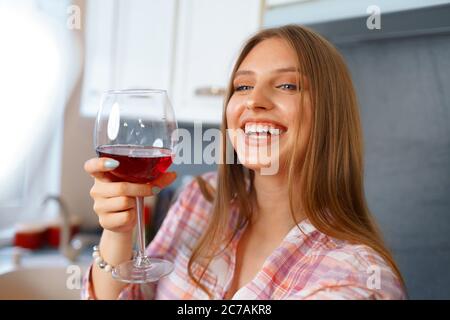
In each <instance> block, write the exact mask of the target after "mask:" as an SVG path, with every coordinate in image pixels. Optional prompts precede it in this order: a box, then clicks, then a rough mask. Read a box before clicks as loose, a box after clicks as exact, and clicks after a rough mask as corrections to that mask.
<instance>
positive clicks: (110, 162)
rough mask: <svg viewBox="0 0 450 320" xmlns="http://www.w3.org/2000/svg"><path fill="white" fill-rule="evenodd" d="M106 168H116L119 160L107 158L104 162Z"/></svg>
mask: <svg viewBox="0 0 450 320" xmlns="http://www.w3.org/2000/svg"><path fill="white" fill-rule="evenodd" d="M103 166H104V167H105V168H108V169H114V168H117V167H118V166H119V161H117V160H106V161H105V162H104V164H103Z"/></svg>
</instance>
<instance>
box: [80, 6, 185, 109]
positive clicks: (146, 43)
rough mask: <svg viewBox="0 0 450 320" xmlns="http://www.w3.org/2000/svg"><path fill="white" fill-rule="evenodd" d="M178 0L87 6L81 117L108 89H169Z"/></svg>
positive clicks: (94, 105)
mask: <svg viewBox="0 0 450 320" xmlns="http://www.w3.org/2000/svg"><path fill="white" fill-rule="evenodd" d="M175 3H176V0H152V1H148V0H127V1H111V0H95V1H88V2H87V16H86V54H85V57H86V58H85V71H84V81H83V90H82V104H81V112H82V114H84V115H87V116H94V115H95V114H96V112H97V110H98V107H99V103H100V99H101V94H102V93H103V92H104V91H105V90H109V89H127V88H157V89H166V90H168V89H170V84H171V82H172V78H171V75H172V74H173V72H172V67H173V63H172V61H173V57H174V51H173V39H174V19H175V13H176V11H175Z"/></svg>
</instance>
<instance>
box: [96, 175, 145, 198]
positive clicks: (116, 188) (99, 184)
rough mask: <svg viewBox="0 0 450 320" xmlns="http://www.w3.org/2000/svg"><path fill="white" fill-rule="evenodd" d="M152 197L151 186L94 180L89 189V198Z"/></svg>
mask: <svg viewBox="0 0 450 320" xmlns="http://www.w3.org/2000/svg"><path fill="white" fill-rule="evenodd" d="M151 195H153V192H152V185H150V184H140V183H131V182H103V181H100V180H97V179H96V180H95V184H94V186H93V187H92V189H91V197H92V198H94V199H96V198H113V197H121V196H127V197H149V196H151Z"/></svg>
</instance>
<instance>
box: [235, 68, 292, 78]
mask: <svg viewBox="0 0 450 320" xmlns="http://www.w3.org/2000/svg"><path fill="white" fill-rule="evenodd" d="M284 72H299V69H298V68H296V67H285V68H278V69H275V70H272V71H270V73H284ZM254 74H255V72H254V71H251V70H239V71H236V73H235V74H234V76H235V77H237V76H241V75H254Z"/></svg>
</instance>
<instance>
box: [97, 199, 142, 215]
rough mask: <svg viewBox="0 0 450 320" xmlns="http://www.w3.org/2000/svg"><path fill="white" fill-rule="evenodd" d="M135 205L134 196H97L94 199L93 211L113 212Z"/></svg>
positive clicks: (125, 209) (128, 208)
mask: <svg viewBox="0 0 450 320" xmlns="http://www.w3.org/2000/svg"><path fill="white" fill-rule="evenodd" d="M135 206H136V199H135V198H134V197H114V198H99V199H97V200H95V203H94V211H95V212H96V213H97V214H99V213H114V212H120V211H127V210H130V209H133V208H134V207H135Z"/></svg>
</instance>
